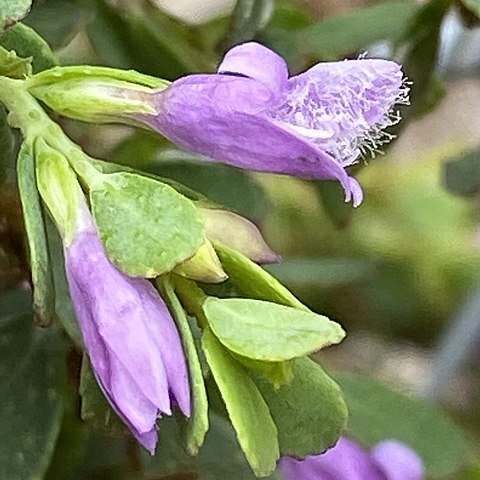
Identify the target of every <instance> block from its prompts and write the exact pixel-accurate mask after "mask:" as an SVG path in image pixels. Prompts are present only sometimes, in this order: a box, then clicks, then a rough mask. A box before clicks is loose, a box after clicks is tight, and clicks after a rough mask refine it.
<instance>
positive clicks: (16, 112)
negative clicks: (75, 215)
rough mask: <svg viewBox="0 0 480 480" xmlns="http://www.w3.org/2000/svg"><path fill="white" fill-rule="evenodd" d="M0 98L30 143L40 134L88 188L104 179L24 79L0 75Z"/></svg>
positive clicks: (12, 121)
mask: <svg viewBox="0 0 480 480" xmlns="http://www.w3.org/2000/svg"><path fill="white" fill-rule="evenodd" d="M0 101H1V102H2V103H3V104H4V105H5V106H6V107H7V109H8V110H9V112H10V115H9V116H8V122H9V124H10V125H11V126H12V127H15V128H19V129H20V130H21V131H22V133H23V136H24V137H25V139H26V140H27V142H28V143H33V141H34V139H35V138H38V137H41V138H43V140H44V141H45V142H46V143H47V144H48V145H49V146H50V147H51V148H53V149H56V150H59V151H60V152H62V154H63V155H64V156H65V157H66V158H67V159H68V161H69V162H70V165H71V166H72V168H73V169H74V170H75V171H76V173H77V174H78V175H79V176H80V177H81V178H82V180H83V181H84V182H85V183H86V184H87V185H88V186H89V187H90V188H92V187H94V186H95V185H97V184H99V183H103V180H104V177H105V176H104V174H102V173H101V172H99V171H98V170H97V169H96V168H95V167H94V166H93V165H92V163H91V161H90V159H89V157H88V156H87V155H86V154H85V153H84V152H83V151H82V149H81V148H80V147H79V146H78V145H76V144H75V143H73V142H72V141H71V140H70V139H69V138H68V137H67V136H66V135H65V133H64V132H63V130H62V129H61V128H60V127H59V126H58V125H57V124H56V123H55V122H54V121H53V120H52V119H51V118H50V117H49V116H48V115H47V114H46V113H45V111H44V109H43V108H42V106H41V105H40V104H39V103H38V101H37V100H35V98H34V97H33V96H32V95H30V93H28V91H27V89H26V84H25V81H23V80H14V79H11V78H7V77H0Z"/></svg>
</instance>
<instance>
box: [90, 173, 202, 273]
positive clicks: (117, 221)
mask: <svg viewBox="0 0 480 480" xmlns="http://www.w3.org/2000/svg"><path fill="white" fill-rule="evenodd" d="M102 179H103V181H102V182H99V183H98V184H96V185H91V186H90V187H91V190H90V201H91V205H92V209H93V215H94V217H95V220H96V223H97V227H98V230H99V233H100V237H101V238H102V241H103V243H104V245H105V249H106V250H107V253H108V256H109V257H110V258H111V259H112V260H113V261H114V262H115V263H116V264H117V265H118V267H119V268H120V269H121V270H123V271H124V272H126V273H128V274H129V275H132V276H140V277H148V278H152V277H156V276H158V275H161V274H163V273H166V272H169V271H171V270H172V269H173V268H174V267H175V266H176V265H178V264H179V263H181V262H183V261H184V260H187V259H188V258H190V257H192V256H193V255H194V254H195V252H196V251H197V250H198V248H199V247H200V246H201V245H202V244H203V243H204V242H205V229H204V226H203V223H202V220H201V218H200V216H199V214H198V212H197V209H196V208H195V206H194V204H193V203H192V202H191V201H190V200H188V199H187V198H185V197H184V196H182V195H180V194H179V193H177V192H176V191H175V190H174V189H173V188H171V187H169V186H168V185H165V184H163V183H160V182H157V181H155V180H152V179H150V178H147V177H142V176H140V175H136V174H132V173H124V172H121V173H113V174H109V175H103V176H102Z"/></svg>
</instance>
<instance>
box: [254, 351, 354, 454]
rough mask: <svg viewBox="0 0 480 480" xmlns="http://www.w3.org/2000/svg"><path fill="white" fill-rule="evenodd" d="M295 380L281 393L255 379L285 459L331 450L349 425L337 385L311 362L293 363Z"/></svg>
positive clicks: (281, 389) (285, 386)
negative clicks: (275, 429)
mask: <svg viewBox="0 0 480 480" xmlns="http://www.w3.org/2000/svg"><path fill="white" fill-rule="evenodd" d="M292 367H293V380H292V381H291V382H290V383H289V384H288V385H284V386H282V387H280V388H278V389H276V388H274V387H273V386H272V385H271V384H270V383H268V382H266V381H265V380H263V379H261V378H259V377H256V378H255V383H256V385H257V386H258V388H259V390H260V392H261V393H262V395H263V398H264V399H265V401H266V402H267V405H268V407H269V409H270V412H271V414H272V417H273V420H274V422H275V424H276V426H277V429H278V436H279V441H280V451H281V453H282V455H291V456H295V457H305V456H306V455H310V454H318V453H321V452H323V451H325V450H326V449H327V448H329V447H331V446H332V445H334V444H335V442H336V441H337V440H338V438H339V437H340V435H341V434H342V432H343V430H344V428H345V426H346V422H347V416H348V412H347V407H346V406H345V401H344V399H343V396H342V392H341V390H340V388H339V387H338V385H337V384H336V383H335V382H334V381H333V380H332V379H331V378H330V377H329V376H328V375H327V374H326V373H325V372H324V371H323V369H322V367H321V366H320V365H318V364H317V363H316V362H314V361H313V360H310V359H309V358H299V359H297V360H294V361H293V362H292Z"/></svg>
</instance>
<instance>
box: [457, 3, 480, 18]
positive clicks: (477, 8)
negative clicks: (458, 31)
mask: <svg viewBox="0 0 480 480" xmlns="http://www.w3.org/2000/svg"><path fill="white" fill-rule="evenodd" d="M460 1H461V3H462V4H463V5H464V6H465V7H466V8H468V10H470V11H471V12H472V13H474V14H475V15H476V16H477V17H478V18H480V0H460Z"/></svg>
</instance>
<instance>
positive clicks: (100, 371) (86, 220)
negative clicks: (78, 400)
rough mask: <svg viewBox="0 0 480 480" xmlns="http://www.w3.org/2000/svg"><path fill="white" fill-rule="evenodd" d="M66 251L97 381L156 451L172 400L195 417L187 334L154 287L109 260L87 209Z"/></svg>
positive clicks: (132, 427)
mask: <svg viewBox="0 0 480 480" xmlns="http://www.w3.org/2000/svg"><path fill="white" fill-rule="evenodd" d="M81 207H82V208H81V210H82V212H81V215H79V221H78V222H77V229H76V232H75V234H74V235H73V238H72V241H71V242H70V243H69V244H68V245H66V247H65V261H66V270H67V278H68V283H69V286H70V293H71V296H72V300H73V303H74V306H75V311H76V314H77V318H78V321H79V324H80V329H81V331H82V334H83V340H84V343H85V347H86V350H87V352H88V354H89V356H90V360H91V363H92V365H93V369H94V371H95V375H96V377H97V380H98V382H99V384H100V386H101V388H102V390H103V391H104V393H105V395H106V396H107V398H108V400H109V401H110V403H111V404H112V406H113V408H114V409H115V410H116V412H117V413H118V414H119V416H120V417H121V418H122V419H123V420H124V421H125V423H126V424H127V425H128V426H129V428H130V430H131V431H132V433H133V434H134V435H135V437H136V438H137V439H138V441H139V442H140V443H142V445H144V446H145V448H147V449H148V450H149V451H150V452H153V451H154V450H155V446H156V443H157V432H156V428H155V424H156V420H157V418H158V417H159V416H160V415H161V414H170V413H171V403H170V398H171V397H172V399H173V400H175V402H176V403H177V404H178V406H179V408H180V409H181V411H182V412H183V413H184V414H185V415H187V416H188V415H189V414H190V391H189V382H188V373H187V367H186V363H185V357H184V354H183V350H182V346H181V341H180V337H179V335H178V332H177V330H176V327H175V324H174V322H173V320H172V318H171V316H170V313H169V312H168V309H167V307H166V306H165V304H164V302H163V301H162V299H161V298H160V296H159V294H158V292H157V291H156V290H155V288H154V287H153V285H152V284H151V283H150V282H149V281H148V280H145V279H143V278H131V277H128V276H126V275H125V274H123V273H122V272H120V271H119V270H118V269H117V268H116V267H115V266H114V265H113V264H112V263H111V262H110V261H109V259H108V258H107V256H106V253H105V250H104V247H103V244H102V243H101V241H100V239H99V237H98V234H97V231H96V228H95V225H94V223H93V219H92V217H91V215H90V212H89V211H88V210H87V207H86V205H81Z"/></svg>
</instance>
